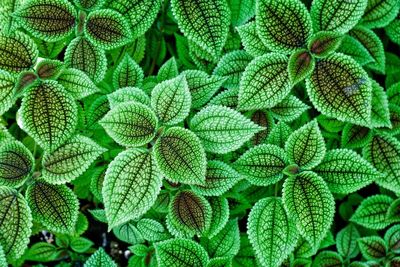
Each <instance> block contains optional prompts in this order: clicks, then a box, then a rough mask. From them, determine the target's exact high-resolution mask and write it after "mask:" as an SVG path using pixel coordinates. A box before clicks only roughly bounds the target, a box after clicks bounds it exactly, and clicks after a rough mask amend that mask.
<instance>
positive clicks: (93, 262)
mask: <svg viewBox="0 0 400 267" xmlns="http://www.w3.org/2000/svg"><path fill="white" fill-rule="evenodd" d="M83 266H84V267H117V264H116V263H115V262H114V261H113V260H112V258H111V257H110V256H108V255H107V253H106V252H105V251H104V249H103V248H99V249H98V250H97V251H96V252H95V253H94V254H93V255H92V256H90V258H89V259H88V260H87V261H86V262H85V264H84V265H83Z"/></svg>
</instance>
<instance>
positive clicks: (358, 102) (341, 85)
mask: <svg viewBox="0 0 400 267" xmlns="http://www.w3.org/2000/svg"><path fill="white" fill-rule="evenodd" d="M307 92H308V95H309V97H310V100H311V102H312V103H313V105H314V107H315V108H316V109H317V110H318V111H320V112H321V113H322V114H324V115H327V116H331V117H335V118H337V119H338V120H341V121H346V122H351V123H354V124H357V125H362V126H368V125H369V124H370V116H371V82H370V80H369V78H368V74H367V73H366V72H365V71H364V70H363V69H362V68H361V67H360V66H359V65H358V64H357V63H356V62H355V61H354V60H353V59H352V58H351V57H349V56H345V55H343V54H333V55H331V56H329V57H327V58H324V59H321V60H320V61H318V62H317V63H316V65H315V69H314V72H313V74H312V75H311V77H310V78H309V79H307Z"/></svg>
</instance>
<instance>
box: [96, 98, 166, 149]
mask: <svg viewBox="0 0 400 267" xmlns="http://www.w3.org/2000/svg"><path fill="white" fill-rule="evenodd" d="M99 123H100V125H101V126H103V128H104V129H105V130H106V132H107V134H108V135H109V136H110V137H111V138H112V139H114V141H115V142H117V143H118V144H120V145H123V146H135V147H138V146H142V145H144V144H147V143H149V142H150V141H151V140H152V139H153V138H154V136H155V134H156V130H157V125H158V122H157V118H156V115H155V114H154V112H153V111H152V110H151V109H150V108H149V107H147V106H145V105H143V104H141V103H137V102H127V103H123V104H120V105H118V106H116V107H114V108H113V109H111V110H110V111H109V112H108V113H107V114H106V115H105V116H104V117H103V118H102V119H101V120H100V121H99Z"/></svg>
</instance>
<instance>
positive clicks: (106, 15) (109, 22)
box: [84, 9, 132, 49]
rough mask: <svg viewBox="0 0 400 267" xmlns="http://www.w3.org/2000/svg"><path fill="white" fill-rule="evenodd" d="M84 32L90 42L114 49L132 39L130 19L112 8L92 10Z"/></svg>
mask: <svg viewBox="0 0 400 267" xmlns="http://www.w3.org/2000/svg"><path fill="white" fill-rule="evenodd" d="M84 33H85V36H86V37H87V38H88V40H89V41H90V42H92V43H93V44H94V45H95V46H98V47H99V48H102V49H114V48H117V47H120V46H122V45H125V44H127V43H128V42H129V41H130V40H131V39H132V34H131V31H130V27H129V23H128V21H127V20H126V19H125V18H124V17H123V16H122V15H121V14H120V13H118V12H116V11H114V10H111V9H101V10H96V11H93V12H90V13H89V15H88V16H87V18H86V22H85V29H84Z"/></svg>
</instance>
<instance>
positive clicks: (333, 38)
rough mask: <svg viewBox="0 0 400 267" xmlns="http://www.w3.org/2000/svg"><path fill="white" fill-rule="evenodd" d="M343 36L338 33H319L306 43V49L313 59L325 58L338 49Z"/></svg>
mask: <svg viewBox="0 0 400 267" xmlns="http://www.w3.org/2000/svg"><path fill="white" fill-rule="evenodd" d="M342 39H343V35H342V34H340V33H338V32H330V31H320V32H317V33H316V34H314V35H313V36H312V37H311V38H310V40H309V41H308V49H309V51H310V52H311V54H312V55H314V56H315V57H320V58H323V57H326V56H328V55H330V54H332V53H333V52H335V51H336V49H338V48H339V46H340V44H341V42H342Z"/></svg>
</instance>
